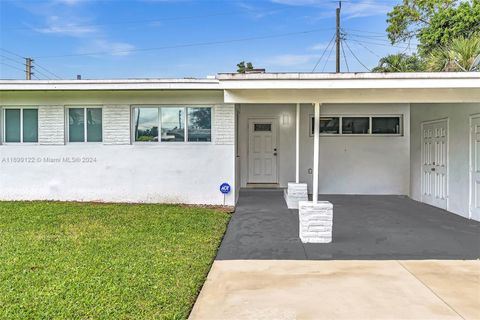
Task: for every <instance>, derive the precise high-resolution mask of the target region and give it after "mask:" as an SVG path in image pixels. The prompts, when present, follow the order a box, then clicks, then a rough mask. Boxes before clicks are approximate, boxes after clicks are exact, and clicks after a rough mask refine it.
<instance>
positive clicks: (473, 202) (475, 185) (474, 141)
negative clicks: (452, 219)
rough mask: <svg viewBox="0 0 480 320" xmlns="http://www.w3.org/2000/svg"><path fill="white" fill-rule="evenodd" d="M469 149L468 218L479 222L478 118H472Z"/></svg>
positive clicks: (479, 157)
mask: <svg viewBox="0 0 480 320" xmlns="http://www.w3.org/2000/svg"><path fill="white" fill-rule="evenodd" d="M471 124H472V126H471V131H470V135H471V140H470V141H471V147H470V157H471V160H470V172H471V175H470V176H471V179H472V181H471V184H470V218H471V219H475V220H479V221H480V116H479V117H475V118H472V122H471Z"/></svg>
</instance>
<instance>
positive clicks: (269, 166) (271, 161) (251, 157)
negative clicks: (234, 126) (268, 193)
mask: <svg viewBox="0 0 480 320" xmlns="http://www.w3.org/2000/svg"><path fill="white" fill-rule="evenodd" d="M248 183H277V126H276V121H275V119H250V120H249V121H248Z"/></svg>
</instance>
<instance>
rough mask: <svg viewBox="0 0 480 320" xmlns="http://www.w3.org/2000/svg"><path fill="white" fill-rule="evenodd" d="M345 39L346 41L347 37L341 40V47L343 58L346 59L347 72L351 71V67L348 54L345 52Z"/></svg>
mask: <svg viewBox="0 0 480 320" xmlns="http://www.w3.org/2000/svg"><path fill="white" fill-rule="evenodd" d="M344 41H345V39H342V40H341V41H340V48H342V53H343V60H344V61H345V66H346V67H347V72H350V68H349V67H348V61H347V55H346V54H345V49H344V48H343V42H344Z"/></svg>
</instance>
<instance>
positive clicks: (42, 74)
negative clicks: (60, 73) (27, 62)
mask: <svg viewBox="0 0 480 320" xmlns="http://www.w3.org/2000/svg"><path fill="white" fill-rule="evenodd" d="M36 67H37V66H36V65H35V66H32V68H35V74H39V75H41V76H43V77H45V78H47V80H52V78H50V76H48V75H46V74H45V73H43V72H41V71H40V70H38V69H37V68H36Z"/></svg>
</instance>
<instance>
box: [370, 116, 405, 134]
mask: <svg viewBox="0 0 480 320" xmlns="http://www.w3.org/2000/svg"><path fill="white" fill-rule="evenodd" d="M372 133H373V134H400V118H399V117H373V118H372Z"/></svg>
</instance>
